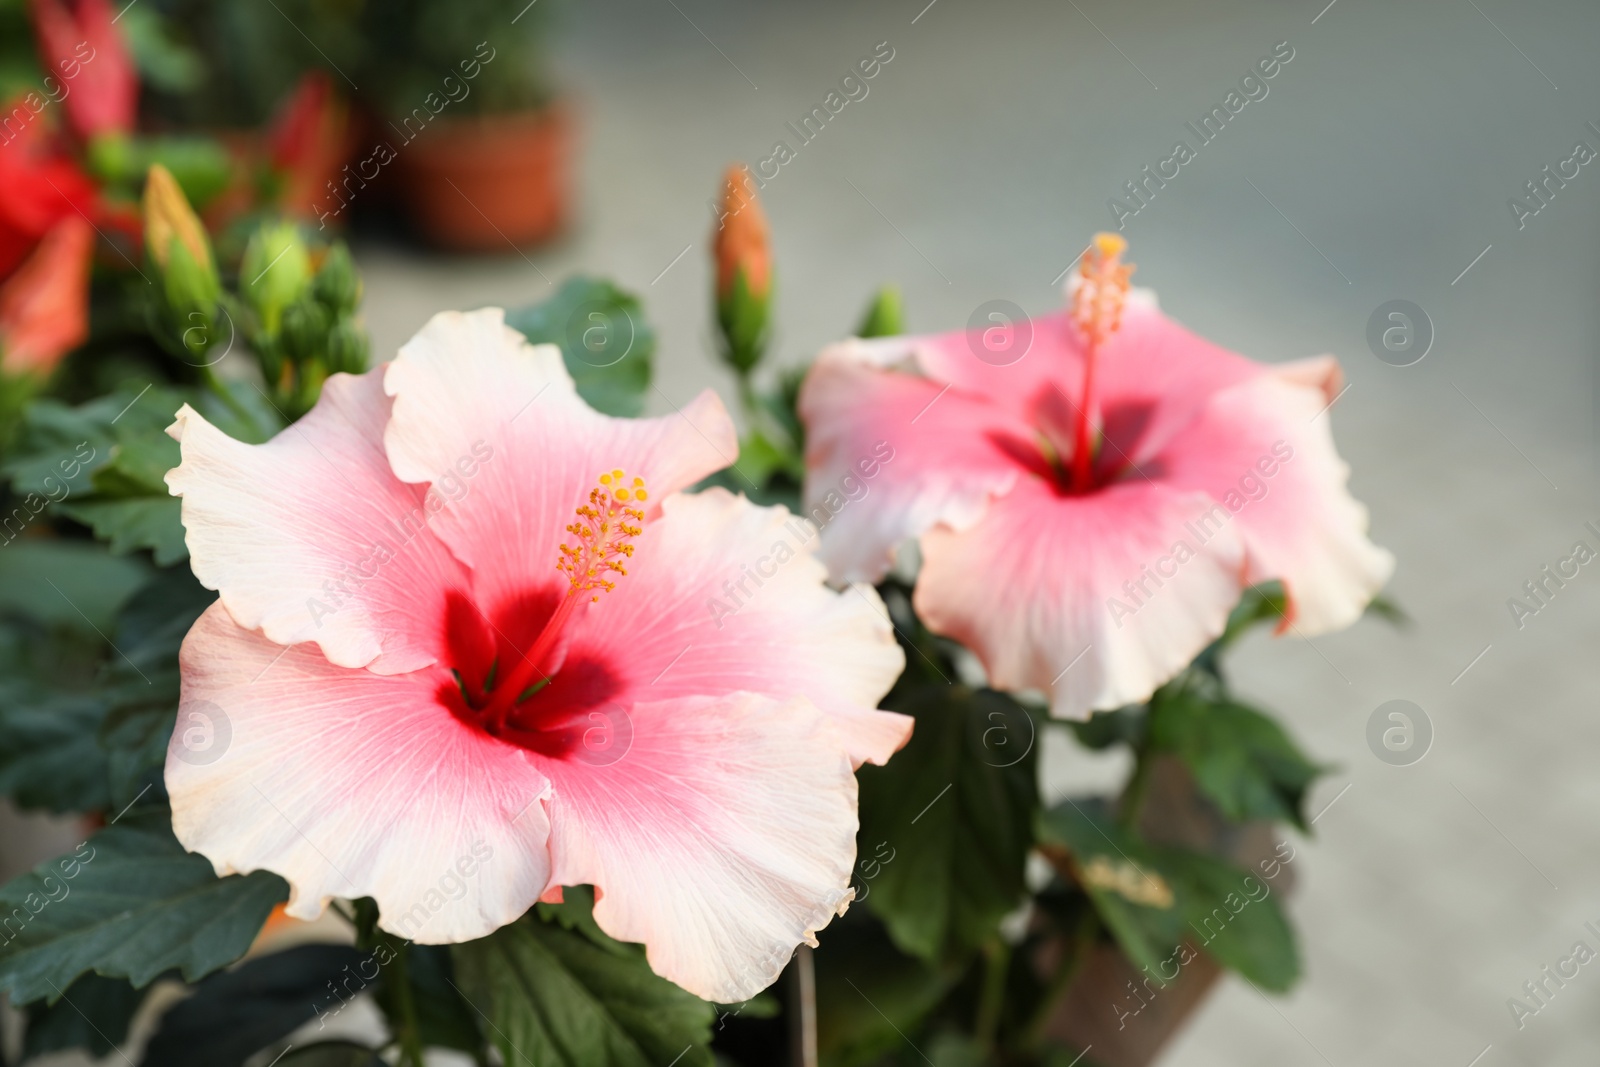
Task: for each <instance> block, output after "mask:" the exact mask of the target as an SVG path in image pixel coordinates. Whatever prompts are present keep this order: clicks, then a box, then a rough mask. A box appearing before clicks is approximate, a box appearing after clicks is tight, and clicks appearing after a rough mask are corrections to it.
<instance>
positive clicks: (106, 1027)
mask: <svg viewBox="0 0 1600 1067" xmlns="http://www.w3.org/2000/svg"><path fill="white" fill-rule="evenodd" d="M143 1000H144V993H143V992H142V991H141V990H138V989H135V988H133V986H131V985H129V984H128V983H127V982H126V981H125V980H123V979H121V978H101V977H100V976H99V975H97V974H86V975H84V976H83V977H82V978H80V979H78V980H77V981H76V982H73V983H72V986H71V987H70V988H69V989H68V990H67V995H66V996H65V997H63V998H62V999H61V1000H59V1001H57V1002H56V1003H54V1004H46V1003H44V1002H42V1001H41V1002H39V1003H36V1004H30V1005H28V1007H27V1009H26V1011H27V1017H28V1025H27V1032H26V1037H24V1038H23V1042H22V1058H23V1059H24V1060H32V1059H33V1058H34V1057H35V1056H43V1055H44V1054H45V1053H47V1052H58V1051H61V1050H63V1049H72V1048H81V1049H86V1050H88V1052H89V1054H90V1055H91V1056H94V1057H95V1058H96V1059H98V1058H100V1057H101V1056H104V1055H106V1054H107V1053H109V1052H111V1051H112V1050H113V1049H115V1048H117V1047H118V1046H119V1045H120V1044H121V1043H122V1041H123V1040H124V1039H125V1038H126V1037H127V1036H128V1024H129V1023H130V1022H132V1021H133V1014H134V1012H136V1011H138V1010H139V1004H140V1003H141V1002H142V1001H143ZM152 1062H154V1061H152Z"/></svg>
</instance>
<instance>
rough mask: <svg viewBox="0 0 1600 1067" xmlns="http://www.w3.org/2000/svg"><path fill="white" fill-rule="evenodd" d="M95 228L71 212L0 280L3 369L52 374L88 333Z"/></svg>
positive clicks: (0, 350)
mask: <svg viewBox="0 0 1600 1067" xmlns="http://www.w3.org/2000/svg"><path fill="white" fill-rule="evenodd" d="M93 257H94V227H93V226H91V225H90V224H89V221H88V220H87V219H85V218H83V217H82V216H80V215H77V214H76V213H74V214H69V215H68V216H67V217H65V218H63V219H62V220H61V221H60V222H58V223H56V225H55V227H54V228H53V229H52V230H51V231H50V232H49V233H48V234H47V235H46V236H45V239H44V240H43V241H41V242H39V247H38V248H36V249H34V251H33V254H32V255H31V256H29V257H28V260H27V262H25V263H24V264H23V265H22V267H21V269H19V270H18V271H17V272H16V273H15V274H13V275H11V277H9V278H7V279H6V280H5V282H4V283H0V370H3V371H5V372H6V373H7V374H17V373H26V372H33V373H38V374H49V373H50V371H51V370H53V369H54V368H55V365H56V364H57V363H58V362H60V361H61V357H62V356H64V355H66V354H67V353H68V352H70V351H72V350H73V349H74V348H76V347H78V345H80V344H82V343H83V341H84V339H85V338H86V337H88V336H89V265H90V261H91V260H92V259H93Z"/></svg>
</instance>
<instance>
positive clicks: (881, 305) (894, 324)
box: [856, 285, 906, 338]
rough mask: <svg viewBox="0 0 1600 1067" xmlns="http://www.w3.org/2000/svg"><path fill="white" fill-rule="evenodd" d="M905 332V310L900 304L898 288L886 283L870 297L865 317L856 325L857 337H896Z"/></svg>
mask: <svg viewBox="0 0 1600 1067" xmlns="http://www.w3.org/2000/svg"><path fill="white" fill-rule="evenodd" d="M905 332H906V323H905V310H904V308H903V307H902V306H901V304H900V290H899V289H897V288H895V287H894V286H892V285H886V286H884V287H883V288H882V289H879V290H878V295H877V296H875V297H873V298H872V305H871V306H870V307H868V308H867V314H866V317H865V318H863V319H862V320H861V325H860V326H857V327H856V336H857V337H862V338H866V337H898V336H899V335H900V334H903V333H905Z"/></svg>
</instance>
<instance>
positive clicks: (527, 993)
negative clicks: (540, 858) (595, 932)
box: [455, 920, 712, 1067]
mask: <svg viewBox="0 0 1600 1067" xmlns="http://www.w3.org/2000/svg"><path fill="white" fill-rule="evenodd" d="M455 962H456V972H457V974H458V975H460V978H461V983H462V989H463V992H464V993H465V994H466V995H467V997H468V998H469V999H470V1000H471V1001H472V1002H473V1003H474V1004H477V1005H478V1006H479V1007H480V1008H482V1009H483V1010H484V1011H485V1013H486V1014H487V1016H488V1018H489V1021H490V1023H491V1025H490V1027H489V1030H490V1033H491V1035H492V1040H493V1041H494V1043H495V1046H496V1047H497V1048H498V1049H499V1050H500V1055H501V1057H502V1058H503V1059H504V1061H505V1062H506V1064H508V1065H513V1067H520V1065H532V1064H537V1065H538V1067H660V1065H661V1064H664V1063H671V1062H673V1060H674V1057H681V1058H680V1059H678V1060H677V1063H678V1065H679V1067H691V1065H692V1067H705V1065H709V1064H710V1063H711V1052H710V1050H709V1048H708V1047H707V1043H708V1042H709V1041H710V1037H711V1035H710V1027H711V1019H712V1008H711V1005H709V1004H707V1003H706V1002H705V1001H703V1000H700V999H699V998H697V997H694V996H691V995H690V994H688V993H686V992H684V991H683V990H681V989H679V988H678V987H677V986H675V985H673V984H672V983H671V982H668V981H667V980H666V979H664V978H660V977H657V976H656V975H655V974H654V973H653V972H652V971H651V970H650V967H649V965H648V964H647V963H646V962H645V960H644V957H643V956H642V955H633V956H631V957H625V956H620V955H618V954H616V953H614V952H609V951H607V950H606V949H604V948H601V947H600V946H598V945H596V944H594V943H593V942H592V941H590V940H589V939H588V938H587V937H584V936H583V935H582V934H579V933H576V932H574V931H571V930H566V929H563V928H562V927H560V926H559V925H556V924H553V923H544V922H538V921H534V920H522V921H519V922H515V923H512V924H511V925H510V926H504V927H501V928H500V929H499V930H497V931H495V932H494V933H493V934H491V935H490V936H488V937H486V938H484V939H482V940H480V941H472V942H468V943H467V944H464V945H456V946H455Z"/></svg>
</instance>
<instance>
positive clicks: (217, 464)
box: [166, 309, 910, 1002]
mask: <svg viewBox="0 0 1600 1067" xmlns="http://www.w3.org/2000/svg"><path fill="white" fill-rule="evenodd" d="M170 432H171V433H172V435H173V436H174V437H176V438H177V439H178V440H179V441H180V442H181V445H182V452H183V462H182V465H180V466H179V467H177V468H176V469H174V470H173V471H171V472H170V473H169V474H168V475H167V481H168V483H169V485H170V486H171V488H172V492H173V493H174V494H176V495H178V496H181V497H182V498H183V521H184V525H185V527H186V528H187V541H188V545H189V550H190V552H191V554H192V557H193V567H194V571H195V574H196V575H197V576H198V577H199V578H200V580H201V581H202V582H203V583H204V584H205V585H206V586H207V587H209V588H212V589H216V590H217V591H218V592H219V593H220V594H221V595H220V598H219V599H218V601H217V602H216V603H215V604H213V605H212V606H211V607H210V608H209V609H208V610H207V611H206V612H205V614H204V615H202V616H201V618H200V620H199V621H198V622H197V623H196V624H195V627H194V629H193V630H192V631H191V632H190V634H189V636H188V638H187V639H186V640H185V642H184V646H183V651H182V655H181V659H180V664H181V668H182V675H183V695H182V703H181V705H180V709H179V721H178V726H177V730H176V731H175V732H174V739H173V742H172V746H171V748H170V750H169V755H168V760H167V769H166V781H167V788H168V790H169V792H170V793H171V796H172V813H173V828H174V830H175V831H176V833H177V835H178V839H179V840H180V841H182V842H183V844H184V845H185V847H187V848H189V849H191V850H193V851H197V852H200V853H203V854H204V855H206V856H207V857H208V858H209V859H210V860H211V861H212V862H213V864H214V865H215V866H216V869H217V871H218V872H219V873H228V872H233V871H240V872H245V871H251V870H257V869H263V868H264V869H267V870H272V871H276V872H277V873H279V874H281V875H282V876H283V877H284V878H286V879H287V880H288V881H289V883H290V886H291V891H292V892H291V897H290V901H289V906H288V913H289V914H290V915H292V916H295V917H298V918H313V917H315V916H316V915H318V914H319V913H320V912H321V910H322V908H323V907H324V906H325V905H326V903H327V901H328V900H329V899H330V898H332V897H345V898H355V897H362V896H370V897H373V898H375V899H376V900H377V902H378V905H379V908H380V910H381V912H382V918H381V920H380V924H381V925H382V926H383V927H384V928H385V929H386V930H389V931H391V932H393V933H396V934H398V935H400V936H402V937H406V938H410V939H413V940H416V941H419V942H428V943H441V942H455V941H464V940H469V939H472V938H477V937H482V936H484V935H486V934H488V933H490V932H491V931H493V930H494V929H496V928H497V927H499V926H501V925H503V924H505V923H508V922H511V921H512V920H514V919H516V918H517V917H518V916H520V915H522V914H523V913H524V912H525V911H526V910H527V909H528V908H529V907H530V906H531V905H532V904H533V903H534V902H535V901H537V900H539V899H541V898H543V899H559V887H561V886H564V885H579V884H590V885H594V886H595V887H596V894H597V897H598V902H597V903H596V905H595V911H594V915H595V919H596V920H597V921H598V922H599V924H600V926H601V927H602V928H603V929H604V930H606V932H607V933H609V934H611V935H612V936H614V937H617V938H620V939H622V940H624V941H635V942H643V943H644V944H645V946H646V948H647V951H648V957H649V961H650V964H651V966H652V967H653V968H654V969H655V970H656V971H657V972H658V973H659V974H661V975H663V976H664V977H667V978H669V979H671V980H672V981H674V982H677V983H678V984H679V985H681V986H683V987H684V988H686V989H688V990H690V991H692V992H694V993H696V994H698V995H700V996H702V997H705V998H707V999H711V1000H717V1001H723V1002H728V1001H737V1000H740V999H743V998H745V997H748V996H750V995H751V994H752V993H754V992H755V991H756V990H758V989H760V988H762V987H764V986H766V985H767V984H769V983H770V982H771V981H772V980H773V979H774V978H775V977H776V976H777V974H778V972H779V971H780V970H781V969H782V967H783V965H784V963H785V962H786V960H787V959H788V956H789V954H790V953H791V951H792V950H793V948H794V946H795V945H796V944H798V943H799V942H801V941H809V940H812V938H813V933H814V931H815V930H817V929H818V928H820V927H821V926H823V925H825V924H826V923H827V922H828V921H829V919H830V918H831V917H832V916H833V915H834V914H835V913H837V912H839V911H842V910H843V907H844V905H845V904H846V903H847V902H848V900H849V899H850V895H851V894H850V890H849V889H848V888H847V886H848V882H849V878H850V871H851V866H852V864H853V862H854V858H855V843H854V839H855V832H856V784H855V778H854V774H853V770H854V768H855V767H856V766H858V765H859V764H860V763H861V762H862V761H864V760H870V761H872V762H875V763H882V762H883V761H884V760H886V759H887V758H888V757H889V755H890V754H891V753H893V752H894V751H895V750H896V749H897V748H899V747H900V746H901V745H902V744H903V743H904V742H905V740H906V738H907V736H909V733H910V720H908V719H906V718H905V717H903V716H899V715H894V714H890V713H887V712H880V711H876V710H873V709H874V706H875V705H876V704H877V702H878V700H879V698H880V697H882V695H883V694H884V693H885V692H886V691H887V690H888V688H889V686H890V685H891V684H892V682H893V681H894V679H895V677H896V676H897V675H898V674H899V671H900V669H901V667H902V666H903V657H902V655H901V653H900V650H899V648H898V646H897V645H896V644H895V642H894V638H893V634H892V632H891V628H890V624H889V622H888V620H887V617H886V615H885V614H883V609H882V605H881V603H879V602H878V601H877V600H876V599H875V598H874V597H873V595H872V593H871V591H870V590H865V589H863V590H857V591H846V592H844V593H842V594H841V593H835V592H833V591H830V590H829V589H828V588H827V587H826V586H825V585H824V577H825V574H824V568H823V567H822V565H821V564H820V563H819V562H818V561H817V560H816V559H815V557H814V556H813V555H812V553H811V551H810V550H809V549H808V548H807V546H806V544H805V541H806V540H807V539H809V540H810V541H811V542H812V543H813V544H814V543H815V538H814V536H813V535H812V534H811V532H810V531H809V530H808V529H805V528H803V527H802V525H801V524H800V523H798V522H797V521H796V520H794V519H793V518H791V517H789V516H788V515H787V514H786V513H785V512H784V511H783V510H782V509H769V508H761V507H757V506H755V505H753V504H751V503H750V502H749V501H747V500H745V499H744V498H743V497H736V496H733V495H731V494H729V493H727V492H725V491H722V490H710V491H707V492H704V493H699V494H695V495H689V494H685V493H681V492H679V491H678V490H680V489H682V488H684V487H686V486H688V485H691V484H692V483H694V482H695V481H697V480H698V479H700V478H702V477H703V476H705V475H706V474H708V473H710V472H711V471H713V470H716V469H718V468H720V467H722V466H724V465H725V464H726V463H727V462H728V460H729V458H730V457H731V456H732V455H734V454H735V452H736V450H737V444H736V438H735V436H734V428H733V424H732V422H731V421H730V420H729V418H728V415H727V412H726V411H725V410H724V409H723V407H722V404H721V402H720V401H719V400H718V399H717V398H716V396H715V395H714V394H713V393H711V392H709V391H707V392H705V393H703V394H701V395H700V396H699V397H698V398H696V399H695V400H694V401H693V402H692V403H691V404H689V405H688V406H687V407H686V408H685V409H683V412H682V413H681V414H679V415H672V416H669V417H666V418H661V419H639V420H633V419H615V418H609V417H606V416H603V415H600V414H598V413H596V412H594V411H593V410H591V409H590V408H589V407H588V406H587V405H585V404H584V403H583V401H582V400H581V399H579V397H578V395H577V393H576V392H575V390H574V388H573V383H572V379H571V378H570V377H569V376H568V375H567V372H566V370H565V367H564V365H563V363H562V359H561V355H560V352H559V350H558V349H556V348H554V347H553V346H541V347H537V348H536V347H532V346H529V345H528V344H527V342H526V341H525V340H524V339H523V338H522V336H521V335H520V334H518V333H516V332H515V331H513V330H511V329H509V328H508V327H506V326H505V325H504V319H503V315H502V313H501V312H500V311H499V310H498V309H488V310H484V311H477V312H472V313H468V314H458V313H445V314H441V315H439V316H436V317H435V318H434V319H433V320H432V321H431V322H430V323H429V324H428V325H427V326H426V327H425V328H424V329H423V330H422V332H421V333H419V334H418V335H417V336H416V337H415V338H414V339H413V340H412V341H411V342H410V343H409V344H407V345H406V346H405V347H404V348H403V349H402V350H401V352H400V355H399V358H398V359H396V360H395V361H394V362H392V363H389V364H386V365H384V366H382V367H378V368H376V369H374V370H372V371H370V372H368V373H367V374H364V375H361V376H360V377H352V376H349V375H343V374H340V375H334V376H333V377H332V378H330V379H329V380H328V383H327V385H326V386H325V387H324V390H323V393H322V398H321V400H320V401H319V402H318V404H317V406H316V407H315V408H314V409H313V410H312V411H311V413H310V414H309V415H307V416H306V417H305V418H304V419H302V420H300V421H299V422H298V423H296V424H295V425H293V426H291V427H289V428H288V429H287V430H285V431H284V432H283V433H281V434H279V435H278V436H277V437H275V438H274V439H273V440H271V441H269V442H267V443H266V444H264V445H254V446H252V445H246V444H241V443H240V442H238V441H235V440H233V439H231V438H229V437H227V436H226V435H224V434H223V433H221V432H220V431H218V430H217V429H216V428H215V427H213V426H211V425H210V424H209V423H207V422H206V421H205V420H204V419H203V418H202V417H201V416H200V415H199V414H197V413H196V412H195V411H193V410H192V409H191V408H189V407H187V406H185V407H184V408H183V409H182V410H180V411H179V412H178V417H177V422H176V423H175V424H174V425H173V426H172V428H171V430H170ZM797 531H798V532H797ZM781 546H786V550H785V548H784V547H781ZM773 558H776V559H777V560H778V561H779V563H778V564H777V565H773V566H768V567H762V568H761V570H762V573H763V574H764V575H766V572H767V571H769V570H770V571H771V572H772V573H771V574H770V575H768V576H766V577H765V578H764V581H763V584H762V585H761V587H760V588H759V589H750V588H749V587H748V586H747V587H746V591H747V592H749V593H752V594H754V595H752V596H750V597H749V598H748V599H746V600H744V603H743V606H742V608H741V610H740V611H738V612H737V613H724V614H721V615H718V614H717V613H715V612H713V611H711V610H709V609H708V604H711V603H712V602H713V600H714V598H721V597H722V596H724V595H725V594H724V592H723V587H724V583H725V582H727V581H728V580H730V579H737V578H738V577H739V576H740V574H741V573H742V572H741V564H743V563H745V562H746V561H751V562H752V565H753V561H756V560H766V561H767V562H769V563H770V562H771V560H772V559H773ZM719 602H720V601H719Z"/></svg>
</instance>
